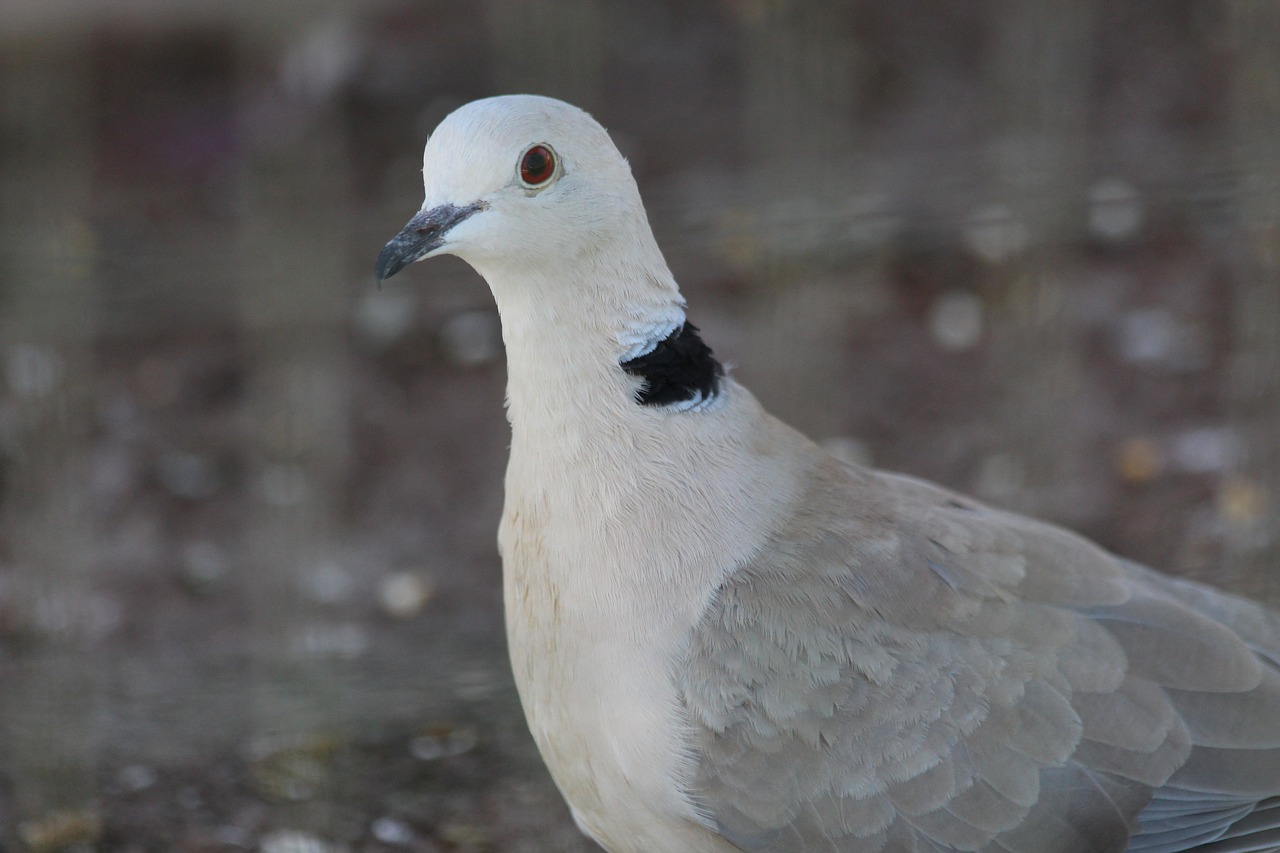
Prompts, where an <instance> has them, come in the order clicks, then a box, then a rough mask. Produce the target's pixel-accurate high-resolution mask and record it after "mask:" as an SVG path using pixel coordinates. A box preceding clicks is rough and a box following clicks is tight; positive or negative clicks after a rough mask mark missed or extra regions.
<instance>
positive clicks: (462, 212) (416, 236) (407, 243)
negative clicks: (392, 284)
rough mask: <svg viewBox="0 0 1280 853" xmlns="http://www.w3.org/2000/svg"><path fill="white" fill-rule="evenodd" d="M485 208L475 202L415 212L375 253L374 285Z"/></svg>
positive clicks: (485, 205)
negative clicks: (376, 254) (397, 232)
mask: <svg viewBox="0 0 1280 853" xmlns="http://www.w3.org/2000/svg"><path fill="white" fill-rule="evenodd" d="M486 207H488V205H487V204H485V203H484V202H482V201H478V202H476V203H475V204H469V205H467V206H466V207H455V206H454V205H452V204H442V205H440V206H439V207H433V208H431V209H430V210H421V211H419V212H418V215H417V216H415V217H413V218H412V219H410V220H409V224H408V225H405V226H404V229H403V230H402V231H401V232H400V233H399V234H397V235H396V236H394V237H392V238H391V242H389V243H387V245H385V246H383V247H382V251H381V252H379V253H378V263H377V265H376V266H375V267H374V275H376V276H377V278H378V284H379V285H381V284H382V282H384V281H386V280H387V279H389V278H391V276H393V275H395V274H396V273H398V272H400V270H402V269H404V268H405V267H407V266H409V264H411V263H413V262H414V261H416V260H420V259H421V258H423V257H424V256H426V255H427V254H429V253H430V252H432V251H434V250H435V249H438V248H440V246H441V245H443V244H444V237H445V235H446V234H448V233H449V229H450V228H452V227H453V226H455V225H457V224H458V223H459V222H461V221H462V220H464V219H466V218H467V217H468V216H470V215H472V214H473V213H479V212H480V211H481V210H484V209H485V208H486Z"/></svg>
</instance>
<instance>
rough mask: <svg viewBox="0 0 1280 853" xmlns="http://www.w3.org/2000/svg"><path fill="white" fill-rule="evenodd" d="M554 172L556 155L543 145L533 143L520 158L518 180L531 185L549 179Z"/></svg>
mask: <svg viewBox="0 0 1280 853" xmlns="http://www.w3.org/2000/svg"><path fill="white" fill-rule="evenodd" d="M555 172H556V155H555V154H554V153H553V152H552V150H551V149H550V148H548V147H547V146H545V145H535V146H533V147H532V148H530V149H529V150H528V151H526V152H524V156H523V157H521V158H520V180H522V181H524V182H525V183H526V184H528V185H529V186H531V187H536V186H540V185H541V184H545V183H546V182H547V181H549V180H551V176H552V175H554V174H555Z"/></svg>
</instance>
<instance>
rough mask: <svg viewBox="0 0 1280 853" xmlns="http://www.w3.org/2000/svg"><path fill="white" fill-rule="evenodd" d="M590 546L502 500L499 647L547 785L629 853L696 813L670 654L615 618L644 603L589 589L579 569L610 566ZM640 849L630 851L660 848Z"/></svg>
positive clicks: (544, 509) (529, 507) (587, 574)
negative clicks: (658, 830) (689, 796)
mask: <svg viewBox="0 0 1280 853" xmlns="http://www.w3.org/2000/svg"><path fill="white" fill-rule="evenodd" d="M589 540H590V535H589V534H587V533H585V532H584V530H582V529H575V528H574V525H573V523H572V522H571V521H568V522H567V521H566V520H565V519H563V518H560V517H559V516H558V513H557V512H556V511H555V509H553V508H552V507H549V506H547V505H545V504H543V503H542V502H540V501H539V500H537V499H534V498H532V497H530V496H520V495H518V494H517V495H512V494H510V493H509V495H508V500H507V510H506V513H505V515H504V518H503V523H502V527H501V529H500V533H499V542H500V546H501V550H502V554H503V577H504V599H505V606H506V623H507V639H508V644H509V646H510V654H511V663H512V670H513V673H514V675H515V680H516V685H517V687H518V689H519V692H520V700H521V703H522V704H523V706H524V711H525V716H526V719H527V720H528V723H529V729H530V732H531V733H532V735H533V738H534V741H535V742H536V743H537V745H538V749H539V751H540V752H541V753H542V756H543V759H544V761H545V762H546V764H547V766H548V768H549V769H550V770H551V774H552V776H553V777H554V778H555V781H556V784H557V785H558V786H559V788H560V790H561V792H562V793H563V794H564V796H565V799H566V800H568V801H569V803H570V805H571V806H572V808H573V811H574V815H575V817H576V818H577V819H578V821H579V823H580V824H581V825H582V826H583V827H584V829H586V830H587V831H588V832H589V834H591V835H592V836H594V837H595V838H596V839H597V840H600V841H602V842H604V841H605V840H607V839H610V838H614V839H626V840H625V841H621V842H619V843H618V844H615V845H609V846H610V849H616V850H628V849H633V848H632V846H631V845H632V844H634V843H636V841H637V839H643V838H645V837H646V836H647V835H648V833H649V832H651V831H655V830H654V828H655V827H659V826H666V827H668V828H669V827H670V826H672V825H673V824H672V821H671V818H672V817H673V816H679V817H688V816H691V815H692V813H693V810H692V807H691V805H690V804H689V803H688V802H687V801H686V800H685V799H684V798H683V792H684V790H686V788H685V785H684V784H683V780H684V777H685V776H686V775H687V768H685V767H684V766H683V761H684V757H683V751H682V744H683V743H684V742H685V741H684V737H683V735H682V733H681V732H682V730H683V729H684V727H685V723H684V721H683V720H682V719H680V718H679V712H678V711H677V708H678V702H677V698H676V693H675V685H674V683H673V681H672V679H671V673H670V665H669V661H670V650H669V649H668V648H666V647H665V646H664V645H663V644H662V643H660V642H655V641H653V640H652V638H649V637H646V636H642V635H639V634H637V633H636V631H635V630H634V628H633V627H632V626H633V625H634V622H633V621H632V620H630V619H629V618H625V616H624V615H623V614H622V613H621V612H620V609H624V608H627V607H642V606H643V605H642V604H640V603H638V602H634V601H627V600H625V599H626V597H625V596H623V595H619V594H617V593H616V592H614V593H609V592H608V591H606V590H602V589H601V588H600V584H599V582H598V581H597V582H595V583H589V582H587V581H588V580H589V579H590V578H592V576H593V575H597V576H598V575H599V572H592V571H589V570H588V567H587V565H586V564H585V563H584V561H591V560H596V561H599V560H605V559H614V560H616V559H618V558H617V557H616V556H615V557H613V558H610V557H608V556H606V555H604V554H602V553H601V552H600V547H599V545H598V544H595V543H592V542H591V541H589ZM597 568H598V564H597ZM656 627H658V628H661V627H662V626H656ZM667 635H668V636H670V633H669V632H668V634H667ZM619 803H628V804H630V805H629V809H630V813H629V814H628V813H624V812H625V810H620V809H619ZM659 814H663V815H665V816H664V817H663V818H661V819H658V820H656V821H655V817H657V816H658V815H659ZM676 825H679V826H687V831H689V832H696V833H697V834H699V835H700V834H702V830H700V829H698V828H697V827H695V826H694V825H693V824H692V823H687V824H686V823H685V822H683V821H681V822H679V823H678V824H676ZM664 831H666V830H664ZM647 843H649V844H650V845H651V846H650V847H640V848H634V849H660V847H653V846H652V845H653V844H659V842H658V841H656V840H654V839H650V840H649V842H647ZM663 843H668V842H663ZM680 843H681V845H683V846H682V848H681V849H690V850H694V849H698V848H697V846H696V844H694V842H692V841H688V842H686V841H684V840H682V841H681V842H680ZM691 845H692V846H691ZM673 849H674V848H673Z"/></svg>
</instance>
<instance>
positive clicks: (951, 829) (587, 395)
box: [378, 96, 1280, 853]
mask: <svg viewBox="0 0 1280 853" xmlns="http://www.w3.org/2000/svg"><path fill="white" fill-rule="evenodd" d="M535 148H540V149H542V151H544V152H545V153H546V155H547V156H548V157H550V158H551V162H552V163H553V164H554V171H543V170H542V168H543V167H544V166H545V162H544V161H543V160H542V159H539V158H541V157H542V156H543V155H542V153H539V152H538V151H534V150H533V149H535ZM530 158H532V159H530ZM522 164H524V166H525V167H526V168H525V169H524V171H523V172H522ZM423 166H424V169H423V174H424V183H425V188H426V202H425V203H424V205H423V208H422V211H421V212H420V213H419V214H418V215H417V216H415V217H414V218H413V219H412V220H411V221H410V223H409V225H408V226H406V228H405V230H404V231H402V232H401V234H400V235H399V236H397V237H396V238H395V239H394V240H392V241H391V242H390V243H388V245H387V247H386V248H385V249H384V250H383V253H382V255H381V256H380V257H379V261H378V275H379V278H385V277H388V276H390V275H393V274H394V273H395V272H397V271H398V270H399V269H401V268H402V267H403V266H405V265H406V264H408V263H411V262H412V261H415V260H418V259H419V258H422V257H427V256H430V255H435V254H455V255H457V256H459V257H461V258H463V259H464V260H466V261H467V262H469V263H470V264H471V265H472V266H473V267H474V268H475V269H476V270H477V271H478V272H479V273H480V274H481V275H482V276H483V277H484V279H485V280H486V281H487V282H488V284H489V286H490V288H491V290H492V291H493V294H494V297H495V299H496V301H497V304H498V309H499V312H500V314H501V316H502V329H503V339H504V342H505V344H506V347H507V355H508V370H509V384H508V413H509V418H510V420H511V428H512V445H511V460H510V464H509V467H508V470H507V479H506V506H505V511H504V516H503V521H502V526H501V529H500V532H499V545H500V548H501V551H502V556H503V566H504V588H505V589H504V594H505V604H506V612H507V630H508V638H509V642H510V647H511V659H512V666H513V669H514V673H515V678H516V683H517V685H518V687H519V690H520V697H521V701H522V703H523V704H524V708H525V713H526V717H527V719H528V722H529V728H530V730H531V732H532V733H533V737H534V739H535V741H536V742H537V744H538V748H539V749H540V750H541V752H542V755H543V757H544V759H545V760H546V762H547V766H548V767H549V768H550V770H551V773H552V775H553V777H554V778H555V780H556V783H557V785H559V787H560V790H561V791H562V792H563V794H564V796H565V798H566V799H567V800H568V802H569V804H570V806H571V808H572V810H573V814H574V817H575V819H576V820H577V821H578V824H579V825H580V826H581V827H582V829H583V831H585V832H586V833H587V834H589V835H590V836H591V837H593V838H595V839H596V840H597V841H598V842H600V844H601V845H603V846H604V847H605V848H606V849H608V850H610V851H615V853H623V851H634V853H655V851H672V853H682V851H694V853H698V851H706V853H713V852H714V853H725V851H818V850H821V851H842V853H843V851H879V850H886V851H899V850H903V851H906V850H929V851H939V850H1003V851H1027V853H1050V851H1064V853H1066V851H1072V853H1076V851H1099V853H1101V851H1120V850H1126V849H1130V850H1151V851H1157V850H1159V851H1174V850H1187V849H1206V850H1210V849H1211V850H1219V851H1228V850H1276V849H1280V828H1277V827H1278V825H1280V801H1278V800H1277V795H1280V669H1278V667H1280V618H1277V616H1276V615H1275V614H1273V613H1271V612H1269V611H1267V610H1265V609H1263V608H1261V607H1259V606H1258V605H1255V604H1253V603H1250V602H1247V601H1243V600H1241V599H1237V598H1232V597H1230V596H1226V595H1223V594H1221V593H1218V592H1216V591H1214V590H1211V589H1208V588H1206V587H1202V586H1198V585H1194V584H1190V583H1186V582H1180V581H1174V580H1171V579H1169V578H1166V577H1163V576H1160V575H1158V574H1155V573H1153V572H1150V571H1149V570H1147V569H1144V568H1142V567H1140V566H1136V565H1134V564H1131V563H1127V562H1124V561H1122V560H1120V559H1117V558H1115V557H1113V556H1111V555H1110V554H1107V553H1106V552H1104V551H1102V550H1101V549H1099V548H1097V547H1096V546H1094V545H1092V544H1090V543H1088V542H1087V541H1085V540H1083V539H1080V538H1079V537H1076V536H1074V535H1073V534H1070V533H1068V532H1066V531H1063V530H1060V529H1058V528H1055V527H1052V526H1049V525H1045V524H1041V523H1039V522H1036V521H1033V520H1030V519H1027V518H1023V517H1020V516H1016V515H1011V514H1007V513H1002V512H998V511H995V510H992V509H989V508H987V507H984V506H982V505H980V504H977V503H974V502H972V501H969V500H967V499H965V498H961V497H958V496H955V495H952V494H950V493H948V492H945V491H943V490H941V489H938V488H936V487H933V486H930V485H928V484H924V483H921V482H917V481H914V480H910V479H907V478H902V477H896V476H892V475H888V474H882V473H878V472H873V471H866V470H861V469H857V468H853V467H849V466H846V465H844V464H842V463H840V462H837V461H836V460H834V459H832V458H831V457H829V456H828V455H827V454H826V453H824V452H823V451H822V450H821V449H819V448H818V447H817V446H816V445H814V444H813V443H812V442H810V441H809V440H808V439H806V438H805V437H803V436H802V435H800V434H798V433H796V432H795V431H793V430H792V429H790V428H789V427H787V426H786V425H784V424H782V423H781V422H779V421H777V420H775V419H774V418H772V417H771V416H770V415H768V414H767V413H766V412H764V411H763V410H762V409H761V408H760V406H759V405H758V404H757V403H756V401H755V399H754V398H753V397H752V396H751V395H750V394H749V393H748V392H747V391H746V390H745V389H744V388H742V387H741V386H740V385H738V384H737V383H736V382H735V381H733V380H732V379H731V378H728V377H725V376H721V375H719V372H718V365H715V364H714V362H713V361H711V360H710V354H709V352H707V351H704V349H702V348H701V343H700V341H698V340H697V337H696V331H695V330H693V329H692V327H688V326H686V321H685V314H684V301H683V299H682V297H681V296H680V293H679V290H678V289H677V287H676V284H675V282H674V281H673V280H672V277H671V274H670V272H669V271H668V269H667V266H666V263H665V261H664V260H663V258H662V254H661V252H660V251H659V250H658V248H657V245H656V243H655V242H654V240H653V236H652V233H651V231H650V228H649V225H648V222H647V220H646V217H645V213H644V209H643V206H642V204H641V201H640V197H639V193H638V191H637V189H636V186H635V183H634V181H633V180H632V178H631V175H630V171H629V169H628V167H627V164H626V161H625V160H623V158H622V157H621V156H620V155H619V154H618V152H617V150H616V149H615V148H614V146H613V144H612V142H611V141H610V140H609V138H608V135H607V134H606V133H605V132H604V130H603V129H602V128H600V126H599V125H598V124H596V122H595V121H594V120H592V119H591V118H590V117H589V116H588V115H587V114H586V113H583V112H582V111H580V110H578V109H576V108H574V107H571V106H569V105H567V104H564V103H561V102H558V101H554V100H551V99H547V98H539V97H532V96H509V97H501V98H491V99H487V100H483V101H477V102H474V103H472V104H468V105H466V106H464V107H462V108H461V109H459V110H457V111H456V112H454V113H453V114H452V115H450V116H449V117H448V118H446V119H445V120H444V122H443V123H442V124H441V125H440V127H439V128H438V129H437V131H436V132H435V134H434V135H433V136H432V137H431V139H430V140H429V141H428V143H427V147H426V151H425V154H424V161H423ZM659 386H661V387H659ZM1210 844H1213V845H1216V846H1205V845H1210ZM1197 845H1199V846H1197Z"/></svg>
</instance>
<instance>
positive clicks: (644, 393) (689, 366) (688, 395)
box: [621, 323, 724, 406]
mask: <svg viewBox="0 0 1280 853" xmlns="http://www.w3.org/2000/svg"><path fill="white" fill-rule="evenodd" d="M621 366H622V369H623V370H625V371H626V372H627V373H630V374H631V375H632V376H639V377H640V378H641V379H643V380H644V385H643V386H642V387H641V388H640V390H639V391H637V392H636V402H637V403H639V404H640V405H642V406H668V405H671V404H673V403H687V402H700V401H702V400H709V399H711V398H712V397H714V396H715V395H716V394H717V393H719V391H720V377H722V376H724V368H723V367H721V366H720V362H718V361H716V357H715V356H714V355H712V353H711V347H709V346H707V345H706V344H704V343H703V342H702V338H700V337H698V327H697V326H695V325H693V324H692V323H685V324H684V325H682V326H681V327H680V328H678V329H676V330H675V331H674V332H672V333H671V334H670V335H667V337H666V338H665V339H663V340H662V341H660V342H659V343H658V345H657V346H656V347H654V348H653V350H652V351H650V352H647V353H645V354H644V355H638V356H636V357H635V358H633V359H630V360H628V361H624V362H622V365H621Z"/></svg>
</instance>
